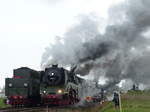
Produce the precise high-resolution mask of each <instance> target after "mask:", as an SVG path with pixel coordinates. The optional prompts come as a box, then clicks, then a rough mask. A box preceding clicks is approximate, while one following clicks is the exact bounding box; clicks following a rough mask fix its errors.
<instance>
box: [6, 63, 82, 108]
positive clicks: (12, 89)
mask: <svg viewBox="0 0 150 112" xmlns="http://www.w3.org/2000/svg"><path fill="white" fill-rule="evenodd" d="M83 81H84V80H83V79H81V78H79V77H78V76H76V75H75V73H74V69H72V70H71V71H68V70H66V69H64V68H61V67H58V66H57V65H52V67H49V68H46V69H45V70H44V71H35V70H32V69H30V68H27V67H22V68H18V69H15V70H14V72H13V77H12V78H6V80H5V95H6V96H7V100H6V103H7V104H10V105H12V106H22V105H24V106H33V105H35V106H36V105H53V104H55V105H69V104H75V103H77V102H79V101H80V95H81V94H82V93H81V92H82V91H81V84H82V82H83Z"/></svg>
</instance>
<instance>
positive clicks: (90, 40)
mask: <svg viewBox="0 0 150 112" xmlns="http://www.w3.org/2000/svg"><path fill="white" fill-rule="evenodd" d="M109 17H110V21H109V22H108V25H107V27H106V29H105V33H104V34H101V33H100V31H99V26H98V20H97V18H96V17H95V16H94V17H93V16H91V15H89V16H83V18H82V20H81V21H80V22H79V24H78V25H76V26H74V27H73V28H71V29H70V30H69V31H68V32H67V33H66V34H65V35H64V37H63V38H61V37H60V40H57V41H56V43H55V44H54V45H51V46H50V47H48V48H47V49H46V51H45V53H44V54H43V57H42V62H41V65H42V67H44V66H48V65H49V64H52V63H58V64H61V65H63V66H66V65H70V66H71V65H73V64H76V65H78V69H77V70H76V72H77V73H78V74H81V75H89V76H90V75H91V76H93V77H94V79H96V80H97V81H99V79H100V77H101V76H104V77H105V78H107V79H108V80H107V81H106V84H105V87H106V88H108V87H112V86H114V85H116V84H118V83H119V82H120V81H121V80H124V79H130V80H131V81H133V83H138V84H140V83H142V84H145V85H149V84H150V82H149V79H150V75H149V73H150V69H149V68H150V57H149V55H150V37H149V35H148V32H150V30H149V29H150V1H149V0H126V1H124V2H122V3H120V4H118V5H116V6H112V7H111V8H110V9H109ZM61 39H62V40H63V41H62V40H61ZM49 57H51V58H50V60H49ZM102 72H103V73H102ZM110 85H111V86H110Z"/></svg>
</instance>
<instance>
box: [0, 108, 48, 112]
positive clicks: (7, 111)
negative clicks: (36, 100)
mask: <svg viewBox="0 0 150 112" xmlns="http://www.w3.org/2000/svg"><path fill="white" fill-rule="evenodd" d="M44 110H45V108H44V107H32V108H12V107H10V108H3V109H0V112H42V111H43V112H44Z"/></svg>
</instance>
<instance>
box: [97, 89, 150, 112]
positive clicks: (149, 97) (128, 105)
mask: <svg viewBox="0 0 150 112" xmlns="http://www.w3.org/2000/svg"><path fill="white" fill-rule="evenodd" d="M121 99H122V112H150V92H148V91H145V92H142V91H130V92H128V93H127V94H124V95H122V97H121ZM100 112H119V109H115V108H114V106H113V104H112V103H109V104H108V105H107V106H105V107H103V108H102V109H101V111H100Z"/></svg>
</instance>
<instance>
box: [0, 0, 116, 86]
mask: <svg viewBox="0 0 150 112" xmlns="http://www.w3.org/2000/svg"><path fill="white" fill-rule="evenodd" d="M54 1H55V2H54ZM117 1H118V0H105V1H103V0H57V2H56V0H0V54H1V55H0V68H1V70H0V80H1V82H0V85H1V86H3V85H4V78H5V77H11V76H12V71H13V69H15V68H19V67H21V66H28V67H31V68H33V69H38V70H39V69H40V62H41V56H42V53H43V52H44V49H45V47H46V46H48V44H49V43H50V42H53V40H54V38H55V36H57V35H59V36H62V35H63V33H64V32H65V31H66V30H67V29H68V28H69V27H71V26H72V25H73V24H75V23H76V22H77V17H78V15H81V14H89V13H91V12H94V13H95V14H96V15H98V16H102V17H104V18H107V13H106V12H107V9H108V7H109V6H110V5H111V4H112V3H116V2H117Z"/></svg>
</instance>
